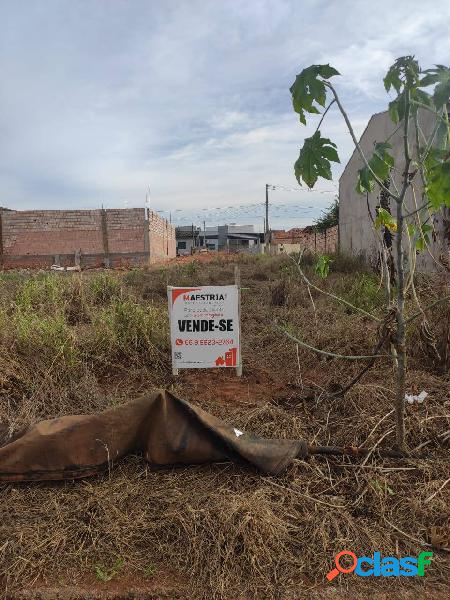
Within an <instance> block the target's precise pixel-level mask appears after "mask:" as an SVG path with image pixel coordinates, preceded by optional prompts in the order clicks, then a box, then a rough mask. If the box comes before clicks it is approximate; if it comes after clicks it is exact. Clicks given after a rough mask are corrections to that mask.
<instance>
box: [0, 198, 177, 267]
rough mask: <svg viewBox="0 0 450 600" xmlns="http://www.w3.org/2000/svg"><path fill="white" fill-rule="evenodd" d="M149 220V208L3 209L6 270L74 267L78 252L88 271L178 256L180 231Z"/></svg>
mask: <svg viewBox="0 0 450 600" xmlns="http://www.w3.org/2000/svg"><path fill="white" fill-rule="evenodd" d="M149 217H150V215H147V214H146V210H145V209H144V208H129V209H107V210H103V209H100V210H46V211H43V210H39V211H13V210H7V209H2V208H0V268H5V269H11V268H19V267H20V268H48V267H50V266H51V265H52V264H53V263H55V262H56V263H58V264H60V265H61V266H70V265H73V264H74V263H75V253H76V252H78V251H80V263H81V266H82V267H102V266H105V265H106V266H111V267H118V266H123V267H131V266H139V265H145V264H148V263H149V262H150V260H151V261H156V260H167V259H168V258H172V257H174V256H175V231H174V229H173V228H172V226H170V225H169V224H168V223H167V222H166V221H165V219H162V218H161V217H159V216H158V215H156V214H154V213H153V214H152V219H151V221H150V219H149ZM165 223H166V227H165V226H164V224H165ZM152 246H154V252H155V256H153V250H152V249H151V247H152ZM149 249H150V250H149Z"/></svg>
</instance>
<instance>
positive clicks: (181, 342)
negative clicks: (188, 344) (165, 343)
mask: <svg viewBox="0 0 450 600" xmlns="http://www.w3.org/2000/svg"><path fill="white" fill-rule="evenodd" d="M175 344H176V345H177V346H182V345H183V340H180V338H177V339H176V340H175Z"/></svg>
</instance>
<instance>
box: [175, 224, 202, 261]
mask: <svg viewBox="0 0 450 600" xmlns="http://www.w3.org/2000/svg"><path fill="white" fill-rule="evenodd" d="M199 235H200V227H196V226H195V225H182V226H180V227H176V228H175V239H176V244H177V256H185V255H188V254H192V253H193V252H194V250H195V248H198V247H199V246H200V243H199Z"/></svg>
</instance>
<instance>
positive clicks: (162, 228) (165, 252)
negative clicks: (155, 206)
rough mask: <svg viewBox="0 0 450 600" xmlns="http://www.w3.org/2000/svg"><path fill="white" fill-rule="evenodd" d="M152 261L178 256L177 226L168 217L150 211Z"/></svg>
mask: <svg viewBox="0 0 450 600" xmlns="http://www.w3.org/2000/svg"><path fill="white" fill-rule="evenodd" d="M148 221H149V229H150V232H151V233H150V262H152V263H153V262H158V261H160V260H164V259H165V258H166V257H167V258H173V257H174V256H176V246H177V244H176V240H175V227H174V226H173V225H171V224H170V223H169V222H168V221H167V219H163V218H161V217H160V216H159V215H158V214H157V213H154V212H153V211H149V215H148Z"/></svg>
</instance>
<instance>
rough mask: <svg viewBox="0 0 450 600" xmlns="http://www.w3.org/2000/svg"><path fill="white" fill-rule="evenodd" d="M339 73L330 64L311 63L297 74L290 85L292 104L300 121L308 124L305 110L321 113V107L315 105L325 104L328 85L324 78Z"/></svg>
mask: <svg viewBox="0 0 450 600" xmlns="http://www.w3.org/2000/svg"><path fill="white" fill-rule="evenodd" d="M334 75H339V73H338V71H336V69H334V68H333V67H331V66H330V65H311V66H310V67H307V68H306V69H303V71H302V72H301V73H300V74H299V75H297V77H296V78H295V81H294V83H293V84H292V86H291V87H290V92H291V94H292V105H293V107H294V110H295V112H296V113H298V114H299V116H300V122H301V123H303V125H306V116H305V112H309V113H313V114H319V112H320V111H319V109H318V108H317V106H315V105H314V103H315V104H318V105H319V106H325V102H326V87H325V83H324V80H326V79H330V77H333V76H334Z"/></svg>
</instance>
